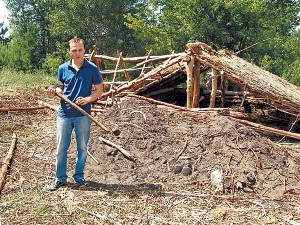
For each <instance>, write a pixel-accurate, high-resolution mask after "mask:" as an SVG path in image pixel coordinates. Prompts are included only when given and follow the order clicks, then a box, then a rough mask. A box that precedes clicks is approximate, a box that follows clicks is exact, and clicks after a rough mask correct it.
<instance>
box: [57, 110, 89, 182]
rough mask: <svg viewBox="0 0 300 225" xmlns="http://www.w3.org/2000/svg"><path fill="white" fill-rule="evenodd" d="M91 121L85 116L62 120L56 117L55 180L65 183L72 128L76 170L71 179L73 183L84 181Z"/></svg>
mask: <svg viewBox="0 0 300 225" xmlns="http://www.w3.org/2000/svg"><path fill="white" fill-rule="evenodd" d="M91 123H92V121H91V120H90V119H89V118H87V117H86V116H80V117H71V118H62V117H57V120H56V127H57V128H56V129H57V130H56V133H57V152H56V174H55V176H56V179H57V180H58V181H60V182H65V181H66V180H67V178H68V175H67V151H68V149H69V147H70V143H71V134H72V130H73V128H74V130H75V134H76V142H77V159H76V168H75V173H74V175H73V178H74V180H75V181H77V180H80V179H84V172H83V170H84V166H85V162H86V157H87V143H88V140H89V136H90V127H91Z"/></svg>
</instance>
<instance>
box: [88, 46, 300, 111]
mask: <svg viewBox="0 0 300 225" xmlns="http://www.w3.org/2000/svg"><path fill="white" fill-rule="evenodd" d="M94 52H96V50H95V47H94ZM118 55H119V57H118V58H115V57H109V56H103V55H97V54H88V55H86V56H85V57H86V58H87V59H89V60H91V61H95V62H96V64H97V66H98V68H99V70H100V73H101V75H103V74H108V73H113V74H114V78H115V74H116V73H124V74H125V76H126V78H127V81H125V82H124V81H123V82H117V81H115V80H113V81H112V82H105V83H109V84H114V86H111V88H110V89H109V90H107V92H105V93H104V94H103V95H102V96H101V98H100V100H103V99H107V98H113V97H122V96H126V95H128V94H136V95H148V96H149V90H151V91H152V92H156V93H157V92H161V93H164V90H167V89H168V88H169V89H172V87H171V84H172V85H173V87H174V86H176V85H178V84H180V82H181V83H182V82H184V81H186V106H187V108H196V107H198V102H199V97H200V96H199V93H200V90H199V89H200V86H199V77H200V76H201V74H202V73H203V72H205V71H206V70H207V69H209V68H212V91H211V96H210V107H211V108H214V107H216V105H215V99H216V95H217V94H218V93H219V94H221V98H222V101H221V102H222V103H221V106H224V96H225V95H226V91H225V81H226V79H228V80H230V81H231V82H233V83H234V84H236V85H238V86H239V87H240V88H241V89H242V90H244V91H243V93H242V95H243V97H242V101H241V102H242V103H243V102H244V100H245V97H246V95H249V93H250V94H251V95H252V98H253V99H254V100H259V101H260V102H262V103H265V104H268V105H272V106H273V107H275V108H277V109H279V110H280V111H283V112H286V113H288V114H292V115H295V116H297V115H298V114H299V109H300V88H299V87H297V86H295V85H293V84H291V83H289V82H287V81H286V80H284V79H282V78H280V77H279V76H276V75H274V74H272V73H270V72H268V71H265V70H263V69H262V68H259V67H258V66H256V65H254V64H252V63H249V62H248V61H246V60H244V59H242V58H240V57H238V56H237V54H235V53H234V52H231V51H227V50H221V51H218V52H217V51H214V50H213V49H212V48H211V47H210V46H208V45H206V44H205V43H201V42H196V43H189V44H187V45H186V51H185V52H182V53H177V54H170V55H163V56H152V55H150V53H148V54H147V55H146V56H143V57H132V58H123V57H122V54H121V53H118ZM102 60H104V61H110V62H115V63H116V67H115V70H111V71H105V70H101V68H100V66H99V65H100V62H101V61H102ZM155 62H156V63H157V62H160V63H159V64H156V65H155V64H154V63H155ZM125 63H136V65H135V66H133V67H131V68H126V67H125ZM120 64H121V65H122V69H119V68H118V67H119V65H120ZM147 64H150V66H148V67H147V66H146V65H147ZM146 69H147V70H148V72H146ZM137 70H138V71H141V73H140V75H139V76H138V77H137V78H135V79H133V80H130V78H129V75H128V73H129V72H130V71H137ZM217 74H219V75H218V76H220V77H221V84H220V86H221V90H217Z"/></svg>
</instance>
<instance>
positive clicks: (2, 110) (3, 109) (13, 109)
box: [0, 106, 46, 112]
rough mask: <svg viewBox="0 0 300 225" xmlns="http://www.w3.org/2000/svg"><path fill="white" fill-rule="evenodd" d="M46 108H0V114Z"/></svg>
mask: <svg viewBox="0 0 300 225" xmlns="http://www.w3.org/2000/svg"><path fill="white" fill-rule="evenodd" d="M44 108H46V106H37V107H29V108H0V112H8V111H22V110H37V109H44Z"/></svg>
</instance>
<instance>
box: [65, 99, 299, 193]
mask: <svg viewBox="0 0 300 225" xmlns="http://www.w3.org/2000/svg"><path fill="white" fill-rule="evenodd" d="M96 118H97V119H98V120H99V121H102V122H103V123H104V124H105V125H106V126H107V127H108V128H109V129H110V130H111V132H110V133H107V134H105V133H104V132H103V131H102V130H101V129H100V128H98V127H96V126H93V127H92V132H91V137H90V142H89V151H90V153H91V154H92V155H93V156H94V157H95V158H96V159H97V160H98V161H99V162H100V165H97V164H96V163H95V162H94V161H92V160H91V158H90V157H89V160H88V163H87V164H86V178H87V179H88V180H91V181H96V182H100V183H106V184H110V183H111V184H120V185H122V184H124V185H133V184H140V183H152V184H159V183H185V184H199V185H210V186H212V183H211V174H212V172H214V171H219V173H220V174H221V176H222V178H221V179H222V182H221V186H222V187H221V190H224V191H232V187H233V186H234V188H235V190H238V189H239V190H243V191H247V192H255V193H257V194H259V195H261V196H264V197H280V196H282V195H283V194H284V191H286V190H288V189H289V190H290V189H292V188H294V187H295V186H297V185H298V176H297V175H296V174H298V173H299V161H297V160H295V158H293V157H291V156H290V155H289V154H288V153H287V152H286V151H284V149H282V147H280V146H278V145H276V144H275V143H273V142H272V141H270V140H269V139H267V138H265V137H262V136H260V135H259V134H257V133H256V132H254V131H253V130H251V129H250V128H247V127H244V126H241V125H240V124H238V123H236V122H235V121H233V120H231V119H230V118H228V117H224V116H221V115H218V114H216V113H213V114H212V113H191V112H180V111H177V110H173V109H170V108H162V107H159V106H157V105H154V104H151V103H148V102H145V101H142V100H137V99H134V98H124V100H123V101H122V103H121V104H118V105H115V106H113V107H112V108H110V109H109V110H108V111H107V112H106V113H105V114H101V115H97V116H96ZM99 137H103V138H105V139H107V140H110V141H112V142H113V143H115V144H117V145H119V146H121V147H123V148H124V149H126V150H127V151H129V152H130V153H131V154H132V155H134V157H135V158H134V160H129V159H127V158H126V157H124V156H123V155H122V153H120V152H119V151H118V150H116V149H114V148H112V147H109V146H108V145H105V144H103V143H102V141H101V140H100V139H99ZM72 148H73V152H75V148H76V145H74V144H73V145H72ZM180 153H181V154H180ZM73 156H75V154H73ZM69 162H70V163H71V165H72V167H73V166H74V160H69ZM70 168H71V167H70ZM287 180H288V182H287ZM212 188H213V187H212Z"/></svg>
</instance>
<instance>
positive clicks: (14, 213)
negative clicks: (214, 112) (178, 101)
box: [0, 92, 300, 224]
mask: <svg viewBox="0 0 300 225" xmlns="http://www.w3.org/2000/svg"><path fill="white" fill-rule="evenodd" d="M13 95H14V98H13V99H14V102H11V103H12V105H11V106H16V105H17V104H21V105H24V104H25V105H26V102H27V101H28V102H29V100H32V99H33V98H35V94H34V93H32V94H30V93H27V92H26V93H21V92H19V93H15V92H14V93H13ZM26 96H27V97H26ZM0 97H1V100H2V104H4V99H6V102H7V101H13V100H12V98H11V96H10V94H9V93H6V94H5V95H4V94H3V93H2V95H0ZM26 99H27V101H26ZM0 107H1V105H0ZM2 107H3V106H2ZM0 115H1V123H0V131H1V133H0V134H1V136H0V143H1V145H0V160H1V163H2V161H3V159H4V158H5V155H6V152H7V151H8V149H9V146H10V143H11V136H12V133H16V134H17V136H18V145H17V149H16V152H15V156H14V159H13V162H12V165H11V168H10V170H9V174H8V175H7V183H6V185H5V187H4V190H3V191H2V193H1V196H0V198H1V200H0V224H297V223H296V222H298V223H299V222H300V207H299V197H298V195H295V194H291V193H290V194H286V195H284V196H282V198H281V199H260V198H258V197H257V196H256V195H255V194H254V193H245V192H238V191H237V192H235V194H234V196H232V195H231V192H225V193H217V192H215V191H214V190H213V189H212V188H211V186H210V185H209V184H207V183H209V182H207V181H200V180H199V181H197V182H195V183H190V184H174V183H155V184H140V185H135V186H124V185H119V184H101V183H93V184H91V185H90V186H89V187H88V188H85V189H80V188H78V187H77V186H75V185H74V184H73V183H72V182H71V181H70V182H69V184H68V185H67V186H66V187H63V188H61V189H59V190H58V191H56V192H48V191H47V190H46V187H47V186H48V185H49V184H50V183H52V182H53V177H54V167H55V159H54V158H53V154H51V153H52V152H53V151H54V148H55V146H52V145H49V142H48V140H51V139H53V138H55V122H54V121H55V119H54V118H55V117H56V114H55V113H53V112H51V111H49V110H47V109H43V110H38V111H34V112H32V111H31V112H9V113H1V114H0ZM0 165H1V164H0Z"/></svg>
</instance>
